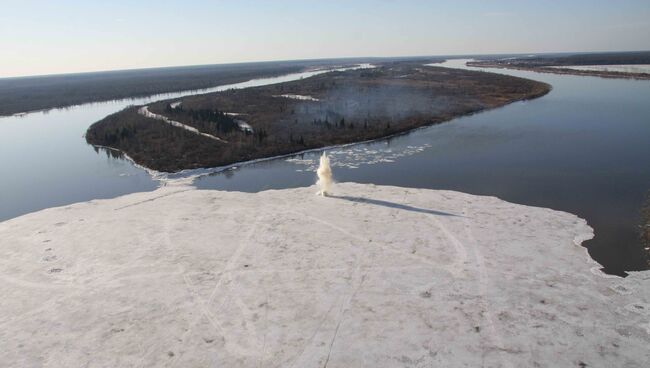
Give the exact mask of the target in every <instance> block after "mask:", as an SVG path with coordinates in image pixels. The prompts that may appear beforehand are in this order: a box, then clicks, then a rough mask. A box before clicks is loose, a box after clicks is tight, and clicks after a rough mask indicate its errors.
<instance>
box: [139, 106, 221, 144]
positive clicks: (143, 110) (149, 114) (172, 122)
mask: <svg viewBox="0 0 650 368" xmlns="http://www.w3.org/2000/svg"><path fill="white" fill-rule="evenodd" d="M138 114H140V115H142V116H146V117H148V118H152V119H156V120H160V121H163V122H165V123H167V124H169V125H172V126H175V127H177V128H181V129H185V130H187V131H190V132H192V133H194V134H199V135H202V136H204V137H208V138H210V139H214V140H216V141H219V142H222V143H228V141H226V140H225V139H221V138H219V137H217V136H214V135H212V134H208V133H202V132H201V131H199V130H198V129H196V128H194V127H191V126H189V125H185V124H183V123H181V122H179V121H175V120H172V119H170V118H168V117H166V116H163V115H159V114H155V113H153V112H151V111H149V106H142V107H141V108H139V109H138Z"/></svg>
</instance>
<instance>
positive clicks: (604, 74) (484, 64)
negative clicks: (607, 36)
mask: <svg viewBox="0 0 650 368" xmlns="http://www.w3.org/2000/svg"><path fill="white" fill-rule="evenodd" d="M467 65H468V66H472V67H476V68H497V69H514V70H525V71H531V72H537V73H550V74H565V75H582V76H587V77H600V78H614V79H636V80H650V74H648V73H625V72H614V71H606V70H578V69H571V68H563V67H560V66H547V67H544V66H524V65H513V64H507V63H499V62H493V61H470V62H468V63H467Z"/></svg>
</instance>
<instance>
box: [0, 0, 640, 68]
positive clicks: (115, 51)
mask: <svg viewBox="0 0 650 368" xmlns="http://www.w3.org/2000/svg"><path fill="white" fill-rule="evenodd" d="M614 50H650V0H629V1H625V0H621V1H610V0H607V1H605V0H602V1H601V0H591V1H588V0H565V1H559V0H558V1H555V0H536V1H532V0H531V1H526V0H499V1H489V0H475V1H470V0H453V1H452V0H448V1H433V0H431V1H424V0H376V1H370V0H358V1H355V0H267V1H263V0H213V1H207V0H205V1H204V0H185V1H165V0H157V1H146V0H142V1H123V0H115V1H94V0H85V1H77V0H61V1H33V0H19V1H7V0H0V55H1V56H0V77H7V76H19V75H34V74H52V73H69V72H83V71H95V70H111V69H130V68H144V67H157V66H173V65H193V64H215V63H230V62H240V61H262V60H286V59H312V58H330V57H348V56H398V55H404V56H410V55H444V54H469V53H537V52H555V51H614Z"/></svg>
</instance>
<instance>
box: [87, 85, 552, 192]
mask: <svg viewBox="0 0 650 368" xmlns="http://www.w3.org/2000/svg"><path fill="white" fill-rule="evenodd" d="M549 87H550V88H549V89H548V90H547V91H546V92H545V93H543V94H541V95H539V96H534V97H530V98H521V99H518V100H513V101H510V102H508V103H507V104H505V105H502V106H499V107H496V108H492V109H490V108H487V109H482V110H478V111H472V112H469V113H466V114H462V115H458V116H454V117H452V118H449V119H447V120H442V121H440V122H436V123H432V124H427V125H422V126H419V127H416V128H411V129H407V130H404V131H400V132H394V133H391V134H389V135H386V136H382V137H379V138H373V139H367V140H363V141H357V142H350V143H342V144H336V145H329V146H322V147H315V148H308V149H304V150H300V151H296V152H290V153H285V154H280V155H275V156H269V157H262V158H257V159H252V160H246V161H237V162H233V163H230V164H226V165H221V166H213V167H205V168H195V169H183V170H180V171H174V172H166V171H158V170H155V169H152V168H148V167H146V166H144V165H142V164H140V163H138V162H136V161H135V160H133V158H131V157H130V156H129V155H128V154H127V153H126V152H124V151H122V150H120V149H119V148H115V147H110V146H103V145H95V144H90V145H91V146H93V147H97V148H103V149H110V150H112V151H116V152H120V153H121V154H122V155H123V156H124V157H125V158H126V159H127V160H128V161H130V162H131V163H133V164H134V165H135V166H136V167H139V168H142V169H144V170H145V171H146V172H147V173H149V174H150V175H151V177H152V178H153V179H155V180H157V181H160V182H164V183H166V184H165V185H167V184H168V183H173V182H175V181H181V182H185V181H187V180H192V181H193V180H194V179H196V178H199V177H201V176H205V175H209V174H213V173H219V172H223V171H226V170H229V169H232V168H234V167H239V166H248V165H253V164H256V163H259V162H265V161H272V160H277V159H281V158H288V157H293V156H298V155H302V154H306V153H312V152H320V151H327V150H331V149H337V148H345V147H351V146H354V145H361V144H367V143H374V142H380V141H382V140H386V139H391V138H395V137H399V136H402V135H407V134H410V133H413V132H416V131H418V130H421V129H427V128H430V127H432V126H435V125H439V124H447V123H452V122H453V121H454V120H455V119H459V118H463V117H467V116H472V115H475V114H480V113H482V112H486V111H491V110H495V109H500V108H504V107H506V106H509V105H510V104H514V103H518V102H526V101H529V100H533V99H536V98H541V97H544V96H545V95H547V94H548V93H550V92H551V91H552V86H550V85H549ZM187 174H189V175H187ZM170 175H182V177H180V178H174V179H169V178H168V176H170ZM186 175H187V176H186Z"/></svg>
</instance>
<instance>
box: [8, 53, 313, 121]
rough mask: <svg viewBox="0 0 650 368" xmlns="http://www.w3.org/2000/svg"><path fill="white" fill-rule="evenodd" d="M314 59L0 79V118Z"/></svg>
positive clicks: (246, 75)
mask: <svg viewBox="0 0 650 368" xmlns="http://www.w3.org/2000/svg"><path fill="white" fill-rule="evenodd" d="M322 63H323V62H322V61H321V62H318V61H291V62H264V63H242V64H225V65H207V66H190V67H173V68H155V69H140V70H125V71H110V72H95V73H80V74H65V75H51V76H34V77H18V78H0V116H3V115H11V114H16V113H20V112H27V111H34V110H44V109H51V108H62V107H66V106H73V105H78V104H83V103H87V102H97V101H108V100H115V99H123V98H132V97H143V96H149V95H154V94H158V93H165V92H174V91H180V90H194V89H202V88H208V87H213V86H217V85H223V84H230V83H237V82H242V81H246V80H249V79H255V78H262V77H269V76H274V75H280V74H286V73H293V72H298V71H300V70H303V69H304V68H306V67H311V66H313V65H321V64H322Z"/></svg>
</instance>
